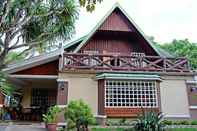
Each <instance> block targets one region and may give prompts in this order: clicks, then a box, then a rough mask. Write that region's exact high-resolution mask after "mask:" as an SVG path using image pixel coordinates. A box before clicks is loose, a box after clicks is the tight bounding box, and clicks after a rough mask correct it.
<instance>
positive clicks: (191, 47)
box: [160, 39, 197, 69]
mask: <svg viewBox="0 0 197 131" xmlns="http://www.w3.org/2000/svg"><path fill="white" fill-rule="evenodd" d="M160 47H161V48H163V49H165V50H166V51H169V52H170V53H172V54H175V55H177V56H180V57H187V58H188V60H189V62H190V65H191V67H192V68H193V69H197V60H196V58H197V43H192V42H190V41H189V40H188V39H185V40H173V41H172V42H170V43H165V44H160Z"/></svg>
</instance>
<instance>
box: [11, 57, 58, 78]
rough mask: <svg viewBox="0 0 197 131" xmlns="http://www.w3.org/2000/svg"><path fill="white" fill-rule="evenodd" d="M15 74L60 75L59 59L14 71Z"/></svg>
mask: <svg viewBox="0 0 197 131" xmlns="http://www.w3.org/2000/svg"><path fill="white" fill-rule="evenodd" d="M13 74H15V75H58V60H55V61H52V62H48V63H46V64H42V65H38V66H34V67H31V68H28V69H25V70H21V71H18V72H15V73H13Z"/></svg>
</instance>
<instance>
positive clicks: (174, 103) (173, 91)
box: [160, 76, 192, 118]
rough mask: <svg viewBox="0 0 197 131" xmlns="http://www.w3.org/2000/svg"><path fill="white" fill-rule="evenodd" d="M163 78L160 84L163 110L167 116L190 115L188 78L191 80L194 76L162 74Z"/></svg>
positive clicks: (179, 116) (180, 116)
mask: <svg viewBox="0 0 197 131" xmlns="http://www.w3.org/2000/svg"><path fill="white" fill-rule="evenodd" d="M162 79H163V81H162V82H161V84H160V90H161V109H162V112H163V113H164V114H165V115H166V117H172V118H175V117H176V118H182V117H183V118H184V117H189V116H190V113H189V107H188V96H187V91H186V89H187V87H186V80H191V79H192V77H184V76H162Z"/></svg>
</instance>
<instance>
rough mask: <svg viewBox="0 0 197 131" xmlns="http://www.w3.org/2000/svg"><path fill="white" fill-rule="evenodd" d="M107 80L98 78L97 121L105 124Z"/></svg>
mask: <svg viewBox="0 0 197 131" xmlns="http://www.w3.org/2000/svg"><path fill="white" fill-rule="evenodd" d="M106 118H107V117H106V114H105V81H104V79H102V80H98V115H97V116H96V119H97V123H98V124H99V125H103V126H105V124H106Z"/></svg>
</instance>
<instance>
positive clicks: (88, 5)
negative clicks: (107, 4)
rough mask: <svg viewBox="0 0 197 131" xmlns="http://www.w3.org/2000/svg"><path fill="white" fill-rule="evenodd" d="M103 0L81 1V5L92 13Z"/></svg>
mask: <svg viewBox="0 0 197 131" xmlns="http://www.w3.org/2000/svg"><path fill="white" fill-rule="evenodd" d="M102 1H103V0H79V4H80V5H81V6H82V7H86V10H87V11H89V12H92V11H94V10H95V5H96V3H98V2H99V3H101V2H102Z"/></svg>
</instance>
